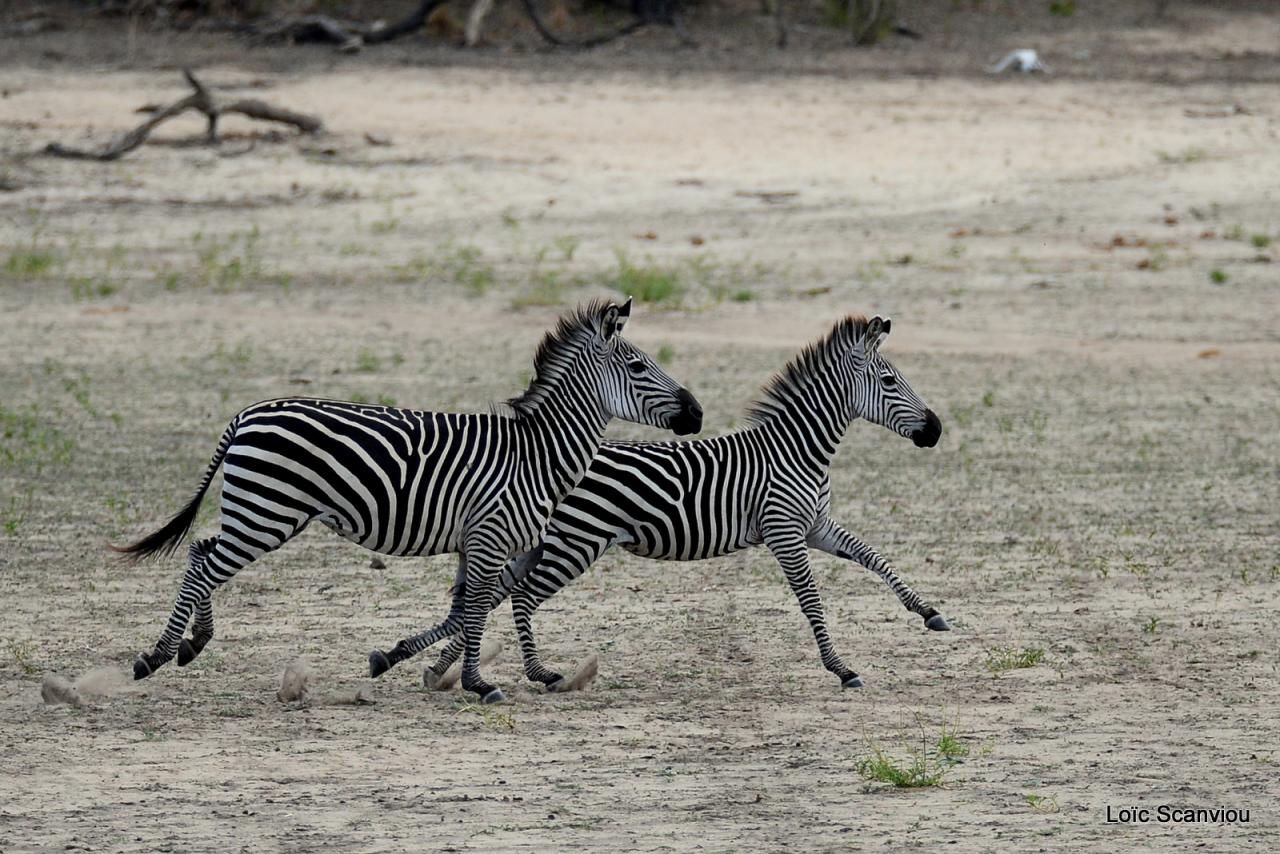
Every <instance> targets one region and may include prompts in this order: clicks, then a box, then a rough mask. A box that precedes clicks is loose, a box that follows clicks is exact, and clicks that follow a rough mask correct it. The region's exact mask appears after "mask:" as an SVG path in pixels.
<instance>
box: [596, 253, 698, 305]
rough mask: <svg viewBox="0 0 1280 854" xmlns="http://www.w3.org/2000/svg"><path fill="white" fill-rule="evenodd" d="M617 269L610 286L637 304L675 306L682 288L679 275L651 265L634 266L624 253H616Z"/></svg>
mask: <svg viewBox="0 0 1280 854" xmlns="http://www.w3.org/2000/svg"><path fill="white" fill-rule="evenodd" d="M617 258H618V267H617V270H616V271H615V272H614V274H613V282H612V286H613V288H614V289H615V290H618V291H620V292H621V293H623V294H626V295H627V296H631V297H634V298H635V299H636V301H638V302H647V303H658V304H675V303H678V302H679V299H680V295H681V294H682V293H683V291H684V288H683V286H682V285H681V283H680V277H679V274H678V273H677V272H676V271H675V270H673V269H670V268H666V267H657V266H653V265H645V266H636V265H635V264H633V263H631V261H630V260H629V259H628V258H627V255H626V253H624V252H618V253H617Z"/></svg>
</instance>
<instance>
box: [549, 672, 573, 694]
mask: <svg viewBox="0 0 1280 854" xmlns="http://www.w3.org/2000/svg"><path fill="white" fill-rule="evenodd" d="M568 688H569V685H568V683H567V682H565V679H564V677H563V676H561V677H560V678H559V679H555V680H553V681H551V682H548V683H547V693H548V694H563V693H564V692H565V691H567V690H568Z"/></svg>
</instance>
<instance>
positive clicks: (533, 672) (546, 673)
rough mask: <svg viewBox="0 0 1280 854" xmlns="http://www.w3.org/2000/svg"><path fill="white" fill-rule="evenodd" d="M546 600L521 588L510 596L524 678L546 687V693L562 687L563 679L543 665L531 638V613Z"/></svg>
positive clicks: (534, 642) (534, 640) (536, 644)
mask: <svg viewBox="0 0 1280 854" xmlns="http://www.w3.org/2000/svg"><path fill="white" fill-rule="evenodd" d="M562 586H563V584H562V585H560V586H558V587H556V588H555V589H556V590H559V589H560V587H562ZM539 592H541V591H539ZM553 592H554V591H553ZM546 599H547V596H543V595H539V594H537V593H531V592H530V591H529V590H528V589H527V588H524V587H521V588H520V589H519V590H517V591H516V592H514V593H512V594H511V619H512V620H513V621H514V622H515V624H516V632H517V633H518V634H519V635H520V658H521V659H522V660H523V661H524V675H525V678H526V679H528V680H529V681H530V682H541V683H542V684H543V685H546V686H547V690H548V691H557V690H559V689H560V687H561V686H562V685H564V677H563V676H561V675H560V674H559V673H556V672H555V671H554V670H551V669H549V668H547V667H546V666H544V665H543V663H542V659H541V658H540V657H539V655H538V642H537V640H536V639H534V637H533V612H534V611H536V610H538V606H539V605H541V604H542V603H543V602H545V601H546Z"/></svg>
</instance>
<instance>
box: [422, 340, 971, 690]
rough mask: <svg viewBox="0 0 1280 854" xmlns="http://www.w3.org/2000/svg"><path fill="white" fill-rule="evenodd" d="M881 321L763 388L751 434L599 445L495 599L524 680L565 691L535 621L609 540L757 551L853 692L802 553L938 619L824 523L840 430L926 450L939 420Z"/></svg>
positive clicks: (446, 655)
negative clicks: (506, 612)
mask: <svg viewBox="0 0 1280 854" xmlns="http://www.w3.org/2000/svg"><path fill="white" fill-rule="evenodd" d="M889 327H890V322H889V321H888V320H883V321H882V320H881V319H880V318H879V317H874V318H872V319H871V320H870V321H868V320H866V319H865V318H863V317H849V318H847V319H845V320H842V321H840V322H839V323H837V324H836V325H835V327H834V328H833V329H832V330H831V332H830V333H829V334H828V335H827V336H826V337H825V338H823V339H822V340H821V341H819V342H818V343H816V344H813V345H811V346H809V347H807V348H806V349H805V350H803V351H802V352H801V353H800V354H799V355H798V356H796V358H794V359H793V360H792V361H791V362H790V363H789V364H788V365H787V366H786V368H784V369H783V371H782V372H781V373H780V374H778V375H777V376H775V377H774V379H773V380H772V381H771V382H770V383H769V384H768V385H767V386H766V387H765V389H764V396H763V399H762V400H760V401H759V402H757V403H756V404H755V405H754V406H752V408H751V409H750V410H749V412H748V420H749V421H750V426H749V427H747V428H746V429H743V430H740V431H738V432H736V433H731V434H729V435H728V436H721V437H718V438H715V439H701V440H698V441H694V442H684V443H675V442H662V443H658V442H653V443H650V442H644V443H639V442H606V443H605V444H604V445H603V446H602V447H601V449H600V452H599V453H598V454H597V455H596V458H595V459H594V460H593V461H592V463H591V467H590V468H589V469H588V470H587V475H586V477H584V478H583V479H582V481H581V482H580V483H579V484H578V486H577V487H576V488H575V489H574V490H573V492H571V493H569V495H568V496H567V497H566V498H565V500H564V501H563V502H561V504H560V505H559V506H558V507H557V508H556V510H555V513H553V514H552V517H551V522H550V524H549V525H548V528H547V531H546V533H545V534H544V535H543V540H542V543H541V544H540V546H539V547H538V548H537V549H535V550H533V551H532V552H530V553H528V554H526V555H523V556H521V557H520V558H517V559H516V560H514V561H512V562H511V563H510V564H508V566H507V567H506V569H505V570H504V572H503V574H502V579H501V581H500V583H499V584H498V586H497V587H496V588H495V591H494V598H493V604H494V606H495V607H496V606H497V605H498V604H499V603H501V601H502V599H503V597H505V596H506V595H510V596H511V610H512V614H513V616H514V618H515V623H516V627H517V629H518V630H519V633H520V651H521V653H522V655H523V657H524V667H525V674H526V675H527V676H528V677H529V679H531V680H533V681H536V682H542V683H544V684H545V685H546V686H547V687H548V689H550V690H552V691H555V690H557V689H560V688H563V686H564V685H565V682H564V680H563V678H562V677H561V676H560V674H559V673H556V672H554V671H552V670H549V669H547V668H546V667H544V666H543V665H542V663H541V662H540V661H539V659H538V651H537V647H536V644H535V643H534V638H533V627H532V617H533V612H534V611H535V610H537V608H538V606H539V605H541V604H542V603H543V602H544V601H546V600H547V599H548V598H550V597H551V596H553V595H555V593H556V592H557V591H558V590H560V589H561V588H562V587H564V586H565V585H566V584H568V583H569V582H570V581H572V580H573V579H575V578H577V577H578V576H580V575H581V574H582V573H584V572H586V570H587V568H588V567H590V566H591V564H592V563H594V562H595V561H596V560H597V559H599V557H600V556H601V555H602V554H604V553H605V552H606V551H607V550H609V549H610V548H612V547H613V546H615V545H619V546H622V547H623V548H624V549H626V550H627V551H629V552H631V553H632V554H636V555H641V556H643V557H649V558H656V559H658V560H701V559H703V558H710V557H718V556H721V555H726V554H730V553H732V552H736V551H738V550H740V549H744V548H747V547H750V546H756V545H761V544H763V545H765V546H766V547H767V548H768V549H769V550H770V551H771V552H772V553H773V556H774V558H776V559H777V561H778V563H779V565H780V566H781V567H782V571H783V573H785V575H786V578H787V581H788V582H789V583H790V585H791V589H792V591H793V592H794V593H795V595H796V598H797V599H799V601H800V609H801V610H802V611H803V612H804V615H805V617H806V618H808V620H809V625H810V627H811V628H812V629H813V634H814V637H815V638H816V639H817V642H818V651H819V653H820V654H821V657H822V663H823V665H824V666H825V667H826V668H827V670H830V671H831V672H832V673H834V674H835V675H836V676H838V677H839V678H840V682H841V684H842V685H843V686H844V687H846V688H857V687H861V686H862V680H861V679H860V678H859V677H858V674H856V673H854V672H853V671H852V670H850V669H849V668H848V667H847V666H846V665H845V663H844V661H843V660H841V658H840V656H839V655H837V654H836V651H835V649H834V647H833V645H832V643H831V638H830V636H829V635H828V634H827V625H826V620H825V618H824V616H823V609H822V599H821V597H820V595H819V594H818V589H817V587H816V585H815V584H814V581H813V576H812V575H811V573H810V571H809V555H808V549H809V548H810V547H812V548H817V549H821V550H822V551H824V552H827V553H829V554H833V555H835V556H837V557H840V558H845V559H849V560H854V561H857V562H858V563H860V564H862V565H863V566H864V567H866V568H867V569H869V570H871V571H872V572H874V573H876V574H877V575H879V576H880V577H881V578H882V579H884V581H885V583H887V584H888V585H889V587H890V588H892V589H893V592H894V593H896V594H897V596H898V599H899V600H900V601H901V602H902V604H903V605H904V606H905V607H906V608H907V610H909V611H912V612H914V613H917V614H919V615H920V616H921V617H923V618H924V621H925V626H926V627H928V628H929V629H932V630H934V631H947V630H948V629H949V628H950V626H949V625H947V621H946V619H945V618H944V617H943V616H942V615H941V614H939V613H938V612H937V611H936V610H935V609H934V608H933V607H932V606H930V605H929V604H928V603H927V602H925V601H924V600H923V599H921V598H920V596H919V595H917V594H916V593H915V591H913V590H912V589H911V588H910V587H908V586H907V585H906V584H904V583H903V581H902V580H901V579H900V578H899V577H898V575H897V573H895V572H894V570H893V569H892V568H891V567H890V566H889V564H888V563H887V562H886V561H885V559H884V558H883V557H881V556H880V555H879V554H877V553H876V551H875V549H873V548H871V546H868V545H867V544H866V543H864V542H862V540H860V539H858V538H857V537H855V536H854V535H853V534H851V533H849V532H848V531H846V530H845V529H844V528H843V527H841V526H840V525H839V523H837V522H836V521H835V520H833V519H832V518H831V517H830V515H829V508H830V504H831V481H830V478H829V477H828V469H829V467H830V464H831V459H832V457H833V456H834V455H835V452H836V449H837V446H838V445H839V443H840V440H841V437H843V435H844V432H845V429H846V428H847V427H848V425H849V423H850V422H851V421H852V420H853V419H855V418H864V419H866V420H868V421H871V422H872V423H875V424H880V425H882V426H884V427H887V428H889V429H890V430H893V431H894V432H895V433H898V434H900V435H902V436H905V437H907V438H909V439H911V440H912V441H913V442H914V443H915V445H916V446H917V447H921V448H931V447H933V446H934V445H936V444H937V443H938V439H939V437H940V436H941V435H942V423H941V422H940V421H939V420H938V417H937V416H936V415H935V414H934V413H933V411H932V410H930V409H928V408H926V407H925V405H924V403H923V402H921V400H920V398H919V397H918V396H917V395H916V393H915V392H914V391H912V389H911V387H910V386H909V385H908V384H907V381H906V380H905V379H903V377H902V375H901V374H900V373H899V372H898V370H897V369H896V368H894V367H893V365H892V364H890V363H889V360H888V359H886V358H885V357H884V356H882V355H881V354H880V352H879V347H880V344H881V342H882V341H883V340H884V338H885V336H887V335H888V333H889ZM460 650H461V645H460V644H459V643H458V640H457V639H456V638H455V639H454V641H453V642H451V643H450V645H449V646H448V647H447V648H446V649H445V651H444V652H443V653H442V654H441V656H440V660H439V661H437V662H436V664H435V665H433V666H432V667H430V668H428V669H427V670H426V671H425V672H424V673H423V678H424V681H425V682H426V684H427V685H428V687H430V686H432V685H433V684H434V683H435V681H436V680H437V679H438V678H439V677H440V676H442V675H443V674H444V672H445V670H446V669H447V668H448V667H449V665H450V664H452V663H453V661H454V660H455V659H456V658H457V656H458V653H459V651H460Z"/></svg>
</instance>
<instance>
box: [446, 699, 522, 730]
mask: <svg viewBox="0 0 1280 854" xmlns="http://www.w3.org/2000/svg"><path fill="white" fill-rule="evenodd" d="M456 714H459V715H461V714H470V715H476V716H478V717H479V718H480V720H482V721H483V722H484V725H485V728H487V729H492V730H499V731H504V732H511V731H512V730H514V729H515V728H516V716H515V713H514V712H504V711H502V710H501V709H500V708H499V707H497V706H491V705H487V704H485V703H476V702H472V701H467V702H464V703H461V704H459V705H458V709H457V712H456Z"/></svg>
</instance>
